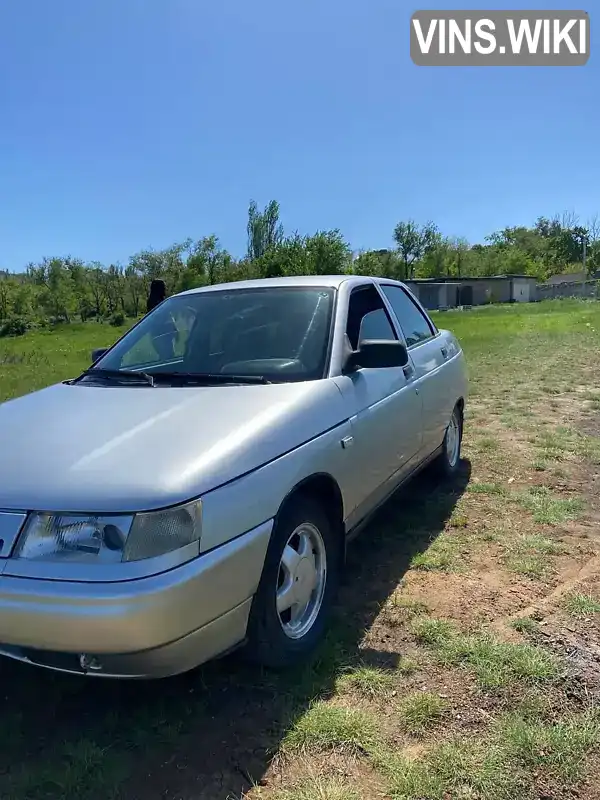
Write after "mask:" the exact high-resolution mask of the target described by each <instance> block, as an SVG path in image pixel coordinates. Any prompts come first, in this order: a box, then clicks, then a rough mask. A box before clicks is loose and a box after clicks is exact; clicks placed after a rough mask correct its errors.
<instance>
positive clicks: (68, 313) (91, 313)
mask: <svg viewBox="0 0 600 800" xmlns="http://www.w3.org/2000/svg"><path fill="white" fill-rule="evenodd" d="M247 236H248V246H247V252H246V254H245V256H244V257H243V258H234V257H233V256H232V255H231V254H230V253H229V252H228V251H227V250H226V249H224V248H223V247H222V246H221V244H220V242H219V240H218V239H217V237H216V236H205V237H203V238H201V239H198V240H194V239H187V240H186V241H184V242H180V243H176V244H173V245H172V246H170V247H167V248H166V249H163V250H153V249H146V250H141V251H140V252H138V253H135V254H134V255H133V256H131V258H130V259H129V262H128V263H127V265H126V266H123V265H120V264H110V265H103V264H101V263H99V262H90V263H85V262H83V261H81V260H80V259H77V258H73V257H71V256H61V257H52V258H44V259H43V260H42V261H41V262H39V263H37V264H33V263H32V264H28V265H27V267H26V268H25V270H24V272H19V273H9V272H0V336H1V335H5V336H6V335H20V334H23V333H25V332H26V331H27V330H30V329H32V328H35V327H40V326H45V325H53V324H57V323H70V322H72V321H82V322H85V321H87V320H100V321H105V320H106V321H108V322H111V323H112V324H114V325H122V324H123V323H124V322H125V321H126V319H127V318H136V317H139V316H140V315H141V314H143V313H144V311H145V302H146V296H147V293H148V289H149V285H150V282H151V281H152V280H153V279H155V278H161V279H163V280H164V281H165V283H166V285H167V289H168V292H169V293H170V294H174V293H176V292H181V291H184V290H186V289H192V288H195V287H198V286H204V285H207V284H215V283H223V282H229V281H236V280H245V279H248V278H269V277H276V276H285V275H331V274H340V273H354V274H358V275H374V276H381V277H388V278H395V279H398V280H410V279H412V278H415V277H420V278H436V277H446V278H452V277H465V276H486V275H506V274H513V275H515V274H524V275H531V276H535V277H536V278H537V279H538V280H539V281H544V280H546V279H547V278H548V277H549V276H550V275H552V274H555V273H562V272H573V271H580V270H581V269H583V268H584V265H585V269H587V270H588V271H589V272H592V271H594V270H596V269H598V268H600V222H599V221H598V219H597V218H594V219H593V220H591V221H590V222H588V223H587V224H585V225H583V224H581V223H580V221H579V219H578V218H577V216H576V215H575V214H572V213H567V214H563V215H562V216H555V217H553V218H546V217H540V218H539V219H538V220H537V221H536V223H535V224H534V225H533V226H532V227H507V228H504V229H503V230H501V231H497V232H495V233H492V234H490V235H489V236H487V237H486V238H485V240H484V244H469V243H468V242H467V241H466V239H463V238H456V237H447V236H444V235H443V234H442V233H441V231H440V230H439V229H438V227H437V226H436V225H435V224H434V223H433V222H427V223H425V224H418V223H416V222H414V221H413V220H408V221H402V222H399V223H398V224H397V225H396V227H395V229H394V231H393V235H392V238H393V242H394V244H393V246H391V247H390V248H384V249H380V250H368V251H362V252H358V253H356V252H353V250H352V248H351V246H350V244H349V243H348V242H347V241H346V239H345V238H344V236H343V235H342V233H341V232H340V231H339V230H325V231H317V232H316V233H314V234H312V235H301V234H299V233H293V234H286V233H285V231H284V229H283V226H282V224H281V222H280V212H279V205H278V203H277V202H276V201H274V200H273V201H271V202H270V203H268V204H267V206H266V207H265V208H264V209H260V208H259V207H258V206H257V204H256V203H255V202H251V203H250V206H249V209H248V223H247Z"/></svg>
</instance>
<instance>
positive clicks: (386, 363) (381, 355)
mask: <svg viewBox="0 0 600 800" xmlns="http://www.w3.org/2000/svg"><path fill="white" fill-rule="evenodd" d="M407 364H408V352H407V351H406V347H405V346H404V345H403V344H402V342H396V341H388V340H385V339H384V340H379V339H369V340H366V341H364V342H361V344H360V347H359V348H358V350H355V351H354V352H353V353H351V354H350V355H349V357H348V360H347V362H346V367H345V370H344V371H345V372H354V370H357V369H360V368H361V367H364V368H365V369H385V368H388V367H405V366H406V365H407Z"/></svg>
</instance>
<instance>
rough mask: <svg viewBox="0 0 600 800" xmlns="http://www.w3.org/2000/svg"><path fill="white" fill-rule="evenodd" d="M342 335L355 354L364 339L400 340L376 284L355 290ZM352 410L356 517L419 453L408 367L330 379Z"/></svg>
mask: <svg viewBox="0 0 600 800" xmlns="http://www.w3.org/2000/svg"><path fill="white" fill-rule="evenodd" d="M346 337H347V342H348V344H349V346H350V347H351V348H352V349H353V350H356V349H357V348H358V346H359V344H360V342H361V341H363V340H366V339H389V340H395V341H398V335H397V332H396V330H395V328H394V325H393V323H392V319H391V317H390V314H389V311H388V310H387V309H386V306H385V302H384V300H383V298H382V297H381V295H380V294H379V292H378V291H377V289H376V287H375V284H373V283H370V284H366V285H364V286H360V287H357V288H355V289H353V291H352V293H351V295H350V298H349V303H348V315H347V325H346ZM334 380H335V381H336V383H337V384H338V386H339V388H340V390H341V392H342V395H343V396H344V398H345V399H346V401H347V405H348V407H349V410H350V414H351V417H350V421H351V424H352V436H353V461H354V462H355V464H356V472H357V474H356V478H357V479H356V481H355V482H354V485H355V491H354V492H353V497H354V503H353V505H354V509H353V510H354V511H355V513H356V516H357V517H358V518H360V517H361V516H363V514H366V513H368V511H369V510H370V508H371V507H373V506H375V505H377V504H378V502H380V500H382V499H383V497H384V496H385V494H386V493H387V492H388V491H390V489H391V486H392V487H393V484H394V481H395V477H396V476H398V479H399V478H400V477H401V475H402V470H403V467H404V466H408V463H409V462H410V461H411V460H412V459H413V458H414V456H415V455H416V454H417V453H418V452H419V451H420V449H421V397H420V396H419V393H418V391H416V388H415V385H414V369H413V368H412V367H410V366H409V367H391V368H386V369H364V368H363V369H359V370H357V371H356V372H353V373H351V374H349V375H342V376H340V377H336V378H335V379H334Z"/></svg>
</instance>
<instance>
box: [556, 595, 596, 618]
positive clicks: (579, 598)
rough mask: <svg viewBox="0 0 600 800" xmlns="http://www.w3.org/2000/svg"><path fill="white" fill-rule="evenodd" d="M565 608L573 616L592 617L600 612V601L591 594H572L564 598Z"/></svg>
mask: <svg viewBox="0 0 600 800" xmlns="http://www.w3.org/2000/svg"><path fill="white" fill-rule="evenodd" d="M563 608H564V609H565V610H566V611H568V612H569V614H571V615H572V616H573V617H591V616H593V615H594V614H600V601H598V600H596V598H595V597H592V596H591V595H589V594H571V595H568V596H567V597H565V598H564V600H563Z"/></svg>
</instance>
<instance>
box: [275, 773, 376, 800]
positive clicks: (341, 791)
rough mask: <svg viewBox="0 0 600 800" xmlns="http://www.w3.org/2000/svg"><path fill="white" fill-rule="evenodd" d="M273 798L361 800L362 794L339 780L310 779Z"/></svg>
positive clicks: (280, 792)
mask: <svg viewBox="0 0 600 800" xmlns="http://www.w3.org/2000/svg"><path fill="white" fill-rule="evenodd" d="M271 797H272V800H361V795H360V792H359V791H358V790H357V789H355V788H354V787H353V786H351V785H349V784H348V783H346V782H345V781H343V780H341V779H339V778H310V779H308V780H307V781H306V782H305V783H303V784H302V785H298V786H296V787H294V788H292V789H282V790H280V791H277V792H275V794H274V795H271Z"/></svg>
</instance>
